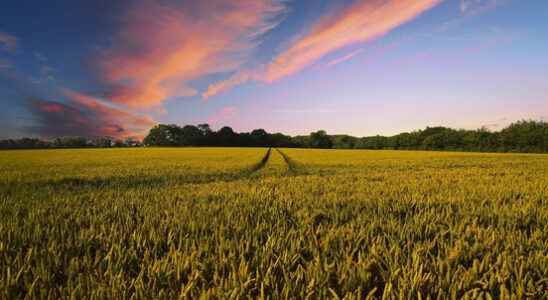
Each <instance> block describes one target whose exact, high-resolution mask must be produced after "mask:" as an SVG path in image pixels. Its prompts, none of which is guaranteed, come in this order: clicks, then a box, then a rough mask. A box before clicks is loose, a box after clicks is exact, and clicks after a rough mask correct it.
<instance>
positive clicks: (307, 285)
mask: <svg viewBox="0 0 548 300" xmlns="http://www.w3.org/2000/svg"><path fill="white" fill-rule="evenodd" d="M132 296H133V297H135V298H138V299H150V298H165V299H172V298H178V297H180V298H192V299H196V298H200V297H202V298H204V299H208V298H223V299H224V298H272V299H278V298H292V299H302V298H312V299H315V298H335V299H336V298H346V299H364V298H366V299H367V298H371V299H375V298H378V299H380V298H385V299H393V298H399V299H408V298H417V299H420V298H427V297H431V298H436V299H447V298H453V299H455V298H480V297H481V298H484V299H490V298H493V299H496V298H501V299H508V298H514V299H523V298H534V299H542V298H544V299H546V298H548V155H520V154H467V153H444V152H412V151H365V150H304V149H279V150H277V149H272V150H270V151H268V149H261V148H232V149H228V148H202V149H200V148H165V149H162V148H148V149H147V148H139V149H105V150H101V149H87V150H41V151H40V150H37V151H34V150H29V151H3V152H0V298H2V299H11V298H23V297H29V298H74V299H80V298H130V297H132Z"/></svg>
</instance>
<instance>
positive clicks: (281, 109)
mask: <svg viewBox="0 0 548 300" xmlns="http://www.w3.org/2000/svg"><path fill="white" fill-rule="evenodd" d="M522 119H535V120H547V119H548V1H539V0H446V1H443V0H337V1H334V0H330V1H327V0H208V1H186V0H173V1H168V0H156V1H152V0H138V1H110V0H95V1H72V0H51V1H29V0H17V1H13V0H4V1H2V4H0V138H17V137H23V136H27V137H40V138H53V137H58V136H89V137H93V136H112V137H115V138H121V139H122V138H127V137H137V138H142V137H143V136H144V135H146V133H147V132H148V130H149V129H150V128H151V127H152V126H154V125H155V124H159V123H163V124H179V125H185V124H201V123H208V124H210V125H211V127H212V128H214V129H218V128H220V127H222V126H231V127H232V128H233V129H234V130H235V131H239V132H242V131H251V130H253V129H255V128H263V129H265V130H267V131H268V132H282V133H285V134H290V135H300V134H308V133H310V132H311V131H315V130H319V129H323V130H326V131H327V132H328V133H329V134H343V133H344V134H351V135H355V136H370V135H377V134H382V135H391V134H397V133H400V132H404V131H412V130H415V129H421V128H425V127H426V126H440V125H441V126H448V127H453V128H465V129H474V128H479V127H482V126H485V127H487V128H489V129H491V130H498V129H501V128H503V127H504V126H507V125H508V124H510V123H512V122H514V121H517V120H522Z"/></svg>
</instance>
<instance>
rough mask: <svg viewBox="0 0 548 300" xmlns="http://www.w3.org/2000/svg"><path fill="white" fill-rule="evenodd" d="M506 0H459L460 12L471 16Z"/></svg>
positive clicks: (506, 0)
mask: <svg viewBox="0 0 548 300" xmlns="http://www.w3.org/2000/svg"><path fill="white" fill-rule="evenodd" d="M506 2H508V0H461V1H460V6H459V8H460V12H461V14H462V15H464V16H472V15H477V14H481V13H485V12H487V11H489V10H492V9H494V8H496V7H498V6H500V5H502V4H504V3H506Z"/></svg>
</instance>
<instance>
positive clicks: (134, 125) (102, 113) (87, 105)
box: [27, 90, 155, 139]
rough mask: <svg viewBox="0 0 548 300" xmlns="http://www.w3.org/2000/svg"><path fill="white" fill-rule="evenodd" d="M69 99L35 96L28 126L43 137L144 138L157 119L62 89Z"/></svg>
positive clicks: (31, 101) (32, 100) (31, 104)
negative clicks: (31, 121) (33, 122)
mask: <svg viewBox="0 0 548 300" xmlns="http://www.w3.org/2000/svg"><path fill="white" fill-rule="evenodd" d="M63 94H64V96H65V98H67V102H58V101H49V100H44V99H40V98H32V99H31V100H30V105H29V108H30V110H31V112H32V113H33V116H34V118H35V120H34V121H35V124H33V125H32V126H29V128H27V129H28V130H29V131H31V132H33V133H36V134H39V135H40V136H43V137H59V136H86V137H97V136H110V137H114V138H127V137H137V138H140V139H141V138H142V137H143V134H144V133H145V131H146V130H148V129H149V128H150V127H152V126H153V125H154V124H155V122H154V121H153V120H152V119H151V118H150V117H147V116H138V115H135V114H132V113H130V112H128V111H124V110H121V109H118V108H114V107H112V106H109V105H107V104H105V103H104V102H103V101H101V100H99V99H97V98H95V97H92V96H89V95H85V94H82V93H79V92H76V91H72V90H63Z"/></svg>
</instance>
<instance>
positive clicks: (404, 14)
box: [203, 0, 441, 98]
mask: <svg viewBox="0 0 548 300" xmlns="http://www.w3.org/2000/svg"><path fill="white" fill-rule="evenodd" d="M440 2H441V0H389V1H380V0H376V1H365V0H361V1H357V2H356V3H354V4H352V5H350V6H347V7H346V8H345V9H343V10H341V11H336V12H332V13H331V14H329V15H326V16H324V17H323V18H321V19H320V20H319V21H318V22H316V23H315V24H314V25H313V26H312V28H311V29H310V31H309V32H308V33H307V34H305V35H303V36H302V37H300V38H298V39H296V40H295V41H294V42H293V43H292V44H291V45H290V46H289V48H288V49H286V50H285V51H282V52H281V53H280V54H279V55H278V56H276V57H275V58H274V59H273V60H272V61H271V62H270V63H268V64H266V66H261V67H259V71H254V72H249V71H242V72H237V73H236V74H235V75H233V76H232V77H231V78H228V79H227V80H225V81H223V82H219V83H215V84H212V85H211V86H210V88H209V89H208V91H207V92H206V93H204V95H203V96H204V98H207V97H211V96H213V95H215V94H216V93H219V92H222V91H225V90H228V89H229V88H231V87H232V86H234V85H237V84H241V83H243V82H245V81H247V80H261V81H264V82H268V83H270V82H274V81H276V80H279V79H281V78H283V77H286V76H289V75H291V74H294V73H297V72H299V71H301V70H302V69H304V68H305V67H307V66H309V65H311V64H312V63H314V62H316V61H317V60H319V59H321V58H322V57H324V56H325V55H327V54H329V53H331V52H333V51H336V50H339V49H342V48H345V47H347V46H350V45H354V44H358V43H363V42H368V41H371V40H374V39H376V38H378V37H381V36H383V35H385V34H387V33H388V32H390V31H391V30H393V29H394V28H396V27H398V26H400V25H402V24H404V23H406V22H408V21H410V20H413V19H414V18H416V17H417V16H419V15H421V14H422V13H424V12H425V11H427V10H429V9H430V8H432V7H434V6H436V5H437V4H438V3H440ZM354 55H356V54H354ZM346 59H350V58H346ZM249 74H251V76H250V75H249Z"/></svg>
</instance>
